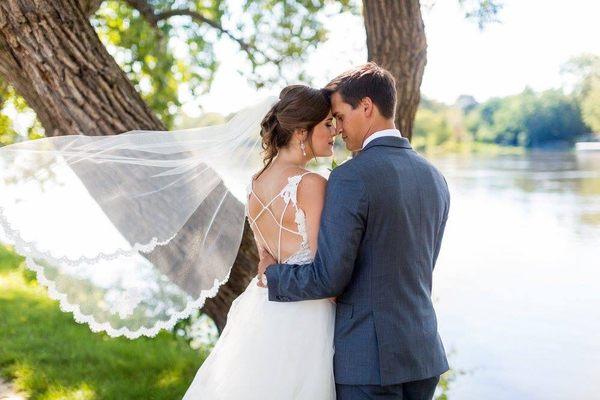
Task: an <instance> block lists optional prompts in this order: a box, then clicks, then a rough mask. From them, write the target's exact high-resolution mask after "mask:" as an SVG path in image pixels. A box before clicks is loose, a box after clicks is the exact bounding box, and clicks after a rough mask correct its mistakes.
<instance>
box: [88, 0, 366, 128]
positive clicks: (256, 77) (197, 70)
mask: <svg viewBox="0 0 600 400" xmlns="http://www.w3.org/2000/svg"><path fill="white" fill-rule="evenodd" d="M326 7H329V9H330V10H331V11H332V12H341V11H354V12H356V9H357V7H356V4H354V3H353V2H352V1H351V0H338V1H333V0H290V1H285V2H281V1H276V0H245V1H243V2H233V1H229V2H226V1H222V0H204V1H202V0H128V1H126V2H125V1H122V0H106V1H104V2H103V4H102V5H101V7H100V9H99V10H98V12H97V13H96V14H95V16H94V17H93V18H92V23H93V25H94V27H95V29H96V31H97V32H98V34H99V37H100V39H101V40H102V41H103V43H104V44H105V45H106V46H107V48H108V50H109V52H110V53H111V54H112V55H113V56H114V57H115V59H116V61H117V62H118V63H119V65H120V66H121V68H122V69H123V70H124V71H125V73H126V74H127V76H128V77H129V79H130V80H131V81H132V82H133V83H134V85H135V87H136V89H137V90H138V92H140V93H141V94H142V96H143V98H144V100H145V101H146V102H147V103H148V105H149V106H150V108H151V109H152V110H154V111H155V112H156V113H157V114H158V115H159V117H160V118H161V119H162V120H163V122H165V124H167V126H168V127H171V126H172V123H173V119H174V115H175V114H176V113H177V112H178V110H179V108H180V106H181V103H180V100H179V93H180V91H181V90H189V92H190V94H191V95H192V96H198V95H200V94H202V93H205V92H207V91H208V90H209V89H210V87H211V84H212V82H213V80H214V77H215V74H216V72H217V69H218V67H219V62H218V59H217V55H216V54H215V45H216V44H217V43H218V42H219V41H220V40H229V41H231V42H233V43H234V44H235V45H236V46H237V47H238V48H239V49H240V51H241V53H243V54H244V56H245V60H246V62H245V63H244V62H242V63H240V65H239V67H238V71H239V72H240V74H242V75H245V76H246V77H247V78H248V79H249V81H250V82H252V83H253V84H254V85H255V86H256V87H257V88H259V87H262V86H265V85H269V84H273V83H274V82H279V81H281V80H291V79H300V80H307V77H306V76H304V75H303V72H302V68H297V67H295V66H299V65H301V62H302V60H304V59H305V57H306V56H307V55H308V54H309V51H310V50H311V49H313V48H315V47H316V45H317V44H319V43H320V42H322V41H323V40H325V39H326V33H327V31H326V28H325V26H324V23H323V18H321V17H322V14H323V12H324V9H325V8H326Z"/></svg>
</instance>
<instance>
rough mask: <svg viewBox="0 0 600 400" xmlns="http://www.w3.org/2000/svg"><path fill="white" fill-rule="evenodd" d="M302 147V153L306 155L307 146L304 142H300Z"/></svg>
mask: <svg viewBox="0 0 600 400" xmlns="http://www.w3.org/2000/svg"><path fill="white" fill-rule="evenodd" d="M300 148H301V149H302V155H303V156H304V157H306V148H305V147H304V142H300Z"/></svg>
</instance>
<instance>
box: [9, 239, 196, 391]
mask: <svg viewBox="0 0 600 400" xmlns="http://www.w3.org/2000/svg"><path fill="white" fill-rule="evenodd" d="M34 275H35V274H34V273H33V272H31V271H29V270H28V269H27V268H26V267H25V263H24V260H23V258H22V257H20V256H18V255H16V254H15V253H13V252H12V251H11V249H10V247H4V246H2V245H1V244H0V375H1V376H3V377H4V378H5V379H8V380H12V381H14V384H15V387H16V389H17V390H19V391H22V392H24V393H26V394H27V395H28V396H29V398H30V399H32V400H37V399H43V400H58V399H61V400H70V399H73V400H75V399H76V400H91V399H94V400H98V399H118V400H126V399H144V400H145V399H168V400H173V399H180V398H181V397H183V394H184V393H185V390H186V389H187V387H188V386H189V384H190V383H191V381H192V379H193V377H194V374H195V373H196V370H197V369H198V367H199V366H200V364H201V363H202V360H204V358H205V357H206V350H201V351H195V350H193V349H191V348H190V347H189V346H188V345H187V344H186V343H185V342H184V341H183V340H181V339H179V338H177V337H175V336H174V335H172V334H171V333H169V332H161V333H160V334H159V335H158V336H157V337H155V338H145V337H143V338H140V339H136V340H129V339H126V338H111V337H109V336H108V335H106V334H104V333H93V332H92V331H91V330H90V329H89V328H88V327H87V325H81V324H78V323H76V322H75V321H74V320H73V317H72V315H71V314H70V313H65V312H63V311H61V310H60V309H59V307H58V302H56V301H54V300H52V299H50V298H49V297H48V296H47V294H46V290H45V288H43V287H40V286H39V285H38V284H37V281H36V280H35V276H34Z"/></svg>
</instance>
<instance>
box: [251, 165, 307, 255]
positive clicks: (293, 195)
mask: <svg viewBox="0 0 600 400" xmlns="http://www.w3.org/2000/svg"><path fill="white" fill-rule="evenodd" d="M310 173H312V172H305V173H303V174H300V175H294V176H290V177H289V178H288V183H287V184H286V185H285V186H284V187H283V189H281V191H280V192H279V193H278V194H277V195H275V197H273V198H272V199H271V200H270V201H269V202H268V203H266V204H265V203H263V202H262V201H261V199H260V198H259V197H258V196H257V195H256V193H254V189H253V185H252V181H251V182H250V183H249V184H248V186H247V199H248V200H250V196H252V195H254V197H255V199H256V200H257V201H258V202H259V203H260V205H261V206H262V209H261V211H260V212H259V213H258V214H257V215H256V216H254V217H252V216H250V213H249V209H248V201H247V202H246V217H247V218H248V222H249V223H250V227H251V228H252V231H253V232H254V235H255V236H257V237H259V238H260V239H261V242H262V243H263V244H264V246H265V247H266V249H267V250H268V251H269V253H271V254H272V255H273V256H274V257H277V261H278V262H280V263H284V264H306V263H309V262H311V261H312V258H313V257H312V254H311V251H310V247H309V246H308V234H307V231H306V215H305V214H304V211H303V210H302V209H301V208H300V207H298V196H297V192H298V185H299V184H300V181H301V180H302V178H303V177H304V176H305V175H308V174H310ZM280 197H281V199H282V200H283V202H284V203H285V208H284V209H283V212H282V213H281V216H280V217H279V219H278V218H277V217H276V216H275V215H274V214H273V212H272V211H271V209H270V208H269V206H270V205H271V204H272V203H273V202H274V201H275V200H277V199H278V198H280ZM290 204H291V205H292V207H293V208H294V210H295V217H294V221H295V222H296V226H297V227H298V230H297V231H293V230H291V229H288V228H286V227H285V226H283V225H282V221H283V216H284V215H285V212H286V210H287V208H288V206H289V205H290ZM264 213H267V214H269V215H270V216H271V217H272V219H273V220H274V222H275V223H276V224H277V225H278V226H279V238H278V246H277V251H276V252H273V251H272V250H271V249H270V248H269V245H268V243H267V241H266V240H265V238H264V236H263V234H262V232H261V231H260V228H259V227H258V224H257V223H256V222H257V220H258V219H259V218H260V217H261V216H262V215H263V214H264ZM284 230H285V231H287V232H290V233H293V234H296V235H299V236H301V237H302V241H301V242H300V245H299V247H298V250H297V251H296V252H295V253H293V254H292V255H290V256H289V257H287V258H286V259H285V260H283V261H282V260H281V233H282V231H284ZM257 243H258V245H259V246H260V245H261V244H260V243H259V241H258V240H257Z"/></svg>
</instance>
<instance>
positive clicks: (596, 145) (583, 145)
mask: <svg viewBox="0 0 600 400" xmlns="http://www.w3.org/2000/svg"><path fill="white" fill-rule="evenodd" d="M575 150H577V151H600V142H577V143H575Z"/></svg>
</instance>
